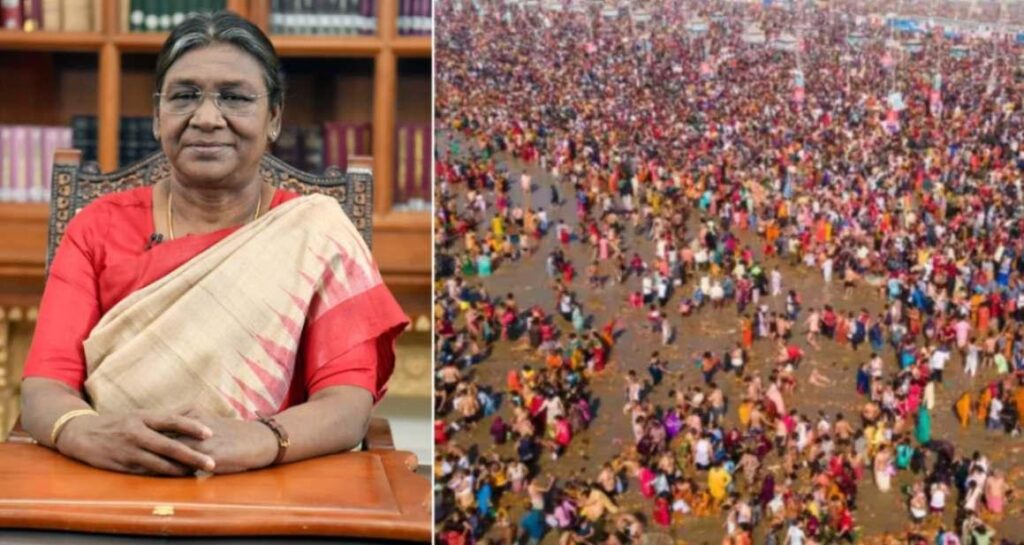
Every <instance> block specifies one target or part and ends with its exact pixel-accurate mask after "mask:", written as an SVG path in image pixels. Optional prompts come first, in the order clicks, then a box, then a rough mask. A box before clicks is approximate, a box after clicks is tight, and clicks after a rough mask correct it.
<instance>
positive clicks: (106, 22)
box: [0, 0, 432, 440]
mask: <svg viewBox="0 0 1024 545" xmlns="http://www.w3.org/2000/svg"><path fill="white" fill-rule="evenodd" d="M97 1H98V2H100V3H101V9H102V14H101V17H100V27H101V28H100V29H99V30H98V31H95V32H50V31H40V32H31V33H25V32H15V31H0V73H3V74H4V77H3V85H0V87H3V90H2V91H0V93H3V99H0V124H30V125H62V126H69V125H70V122H71V118H72V117H73V116H76V115H95V116H97V121H98V127H97V128H98V131H97V139H98V142H97V143H98V162H99V165H100V168H101V169H103V170H104V171H110V170H113V169H115V168H117V167H118V166H119V158H118V148H119V138H120V135H119V134H118V131H119V129H120V118H121V117H122V116H140V115H141V116H146V115H151V113H152V109H151V108H152V106H151V104H152V102H151V98H150V97H151V93H152V91H153V89H152V86H153V84H154V79H155V74H154V73H153V70H152V68H153V66H155V58H156V54H157V53H158V52H159V50H160V48H161V46H162V45H163V43H164V40H166V38H167V33H132V32H128V31H127V30H126V29H123V28H121V27H120V22H119V21H120V20H121V19H120V14H119V11H120V6H121V2H120V0H97ZM397 3H398V0H378V13H377V25H378V33H377V35H375V36H338V37H333V36H294V35H288V36H277V35H272V36H271V40H272V41H273V43H274V45H275V47H276V48H277V50H278V53H279V55H280V56H281V57H283V58H284V62H285V64H286V66H287V65H288V63H295V65H296V66H299V67H300V68H301V69H304V70H305V72H301V71H300V72H301V73H300V74H298V77H297V78H296V79H295V81H294V83H295V86H294V91H295V92H296V94H294V95H291V96H292V97H293V98H290V99H289V98H286V105H285V123H286V124H296V123H307V124H309V123H319V122H322V121H327V120H332V119H331V118H330V117H329V116H331V115H342V116H343V117H344V116H347V117H356V116H357V117H358V121H359V122H370V123H372V126H373V134H372V140H373V144H372V145H373V156H374V157H373V161H374V162H373V168H374V179H375V182H376V188H375V200H374V240H373V253H374V257H375V259H376V260H377V263H378V265H379V267H380V269H381V272H382V274H383V276H384V280H385V281H386V282H387V284H388V286H389V287H390V288H391V290H392V292H393V293H394V294H395V296H396V297H397V298H398V300H399V302H400V303H401V305H402V308H403V310H405V312H406V313H407V314H408V315H409V316H410V318H412V321H413V324H414V325H413V330H415V331H417V332H418V333H416V334H414V335H407V336H406V337H409V339H406V340H405V345H403V346H405V348H403V350H404V351H405V352H403V354H405V355H404V356H403V358H406V359H408V358H407V356H408V357H414V359H416V361H421V360H422V362H427V363H426V366H427V367H425V369H429V361H430V356H429V355H430V339H429V331H430V322H431V320H430V314H431V311H432V309H431V266H432V259H431V246H432V245H431V218H430V214H428V213H425V212H418V213H417V212H400V211H394V210H392V207H393V197H392V195H393V192H392V187H393V180H394V176H395V159H396V158H395V153H396V152H395V132H396V131H395V127H396V123H397V122H427V123H429V121H430V100H431V95H430V92H429V89H430V76H429V69H428V68H425V67H424V66H425V65H426V66H429V62H430V61H429V59H430V55H431V40H430V38H429V37H422V36H402V37H399V36H398V35H397V11H398V4H397ZM228 9H230V10H232V11H235V12H236V13H239V14H240V15H242V16H243V17H246V18H248V19H249V20H251V21H253V22H254V23H255V24H257V25H258V26H260V27H261V28H262V29H263V30H264V31H267V29H268V25H267V23H268V20H269V12H270V2H269V0H229V1H228ZM317 63H321V64H320V65H317ZM338 63H342V64H343V65H344V66H342V68H353V70H354V71H355V72H356V74H355V75H350V74H347V73H344V72H339V74H338V75H337V76H332V75H331V70H337V68H336V65H337V64H338ZM344 63H348V64H344ZM409 63H413V64H409ZM415 63H419V64H415ZM310 64H312V68H310V67H309V66H310ZM410 67H411V68H410ZM403 71H405V72H404V73H403ZM325 73H326V75H324V74H325ZM400 82H401V83H400ZM291 83H292V80H291V76H290V75H289V85H291ZM321 84H323V85H322V88H318V87H317V86H318V85H321ZM310 90H316V91H317V93H316V94H317V95H318V100H316V101H308V100H306V99H307V98H308V95H307V93H308V92H309V91H310ZM290 115H291V116H292V117H291V118H290V117H289V116H290ZM290 119H291V120H290ZM345 120H346V121H348V120H349V119H345ZM48 225H49V207H48V205H46V204H13V203H0V233H2V236H0V440H3V437H4V434H5V431H6V425H9V424H10V422H11V419H12V418H13V416H14V415H15V414H16V407H17V397H18V396H17V392H18V384H19V379H20V376H21V369H22V362H23V361H24V358H25V355H26V354H27V351H28V347H29V344H30V342H31V338H32V332H33V329H34V323H35V315H36V312H37V311H38V305H39V299H40V296H41V294H42V291H43V285H44V280H45V277H44V275H45V255H46V243H47V230H48ZM410 343H411V344H410ZM417 358H418V359H417ZM420 367H423V366H422V365H421V366H420ZM403 369H405V368H404V367H400V368H399V369H398V370H397V371H396V373H395V376H394V378H393V379H392V382H393V383H395V384H394V385H393V386H392V390H394V391H395V392H399V393H398V395H423V394H422V392H427V393H429V387H427V388H426V389H424V388H423V386H422V384H419V381H421V378H419V376H418V375H416V373H413V374H409V373H407V372H403ZM421 374H422V373H421ZM426 375H427V377H428V378H427V380H428V381H429V372H428V373H426ZM413 383H415V384H413ZM402 392H405V393H404V394H403V393H402ZM415 392H418V393H415Z"/></svg>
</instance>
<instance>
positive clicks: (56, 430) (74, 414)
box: [50, 409, 100, 448]
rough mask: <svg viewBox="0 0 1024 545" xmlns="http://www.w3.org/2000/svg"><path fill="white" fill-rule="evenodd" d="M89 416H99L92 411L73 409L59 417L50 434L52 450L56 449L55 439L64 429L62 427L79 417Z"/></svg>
mask: <svg viewBox="0 0 1024 545" xmlns="http://www.w3.org/2000/svg"><path fill="white" fill-rule="evenodd" d="M89 414H93V415H96V416H99V414H100V413H98V412H96V411H94V410H92V409H75V410H73V411H68V412H66V413H64V414H63V415H61V417H60V418H58V419H57V421H56V422H54V423H53V431H51V432H50V443H51V444H52V445H53V448H57V437H59V436H60V432H61V431H62V430H63V429H64V426H67V425H68V422H71V421H72V420H74V419H76V418H78V417H79V416H85V415H89Z"/></svg>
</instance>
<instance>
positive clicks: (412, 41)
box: [393, 36, 432, 58]
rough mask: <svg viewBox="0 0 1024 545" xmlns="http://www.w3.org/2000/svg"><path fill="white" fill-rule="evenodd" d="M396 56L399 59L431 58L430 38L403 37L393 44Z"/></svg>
mask: <svg viewBox="0 0 1024 545" xmlns="http://www.w3.org/2000/svg"><path fill="white" fill-rule="evenodd" d="M393 44H394V45H393V48H394V50H395V54H396V55H398V56H399V57H426V58H429V57H430V52H431V49H432V44H431V43H430V36H401V37H398V38H395V41H394V42H393Z"/></svg>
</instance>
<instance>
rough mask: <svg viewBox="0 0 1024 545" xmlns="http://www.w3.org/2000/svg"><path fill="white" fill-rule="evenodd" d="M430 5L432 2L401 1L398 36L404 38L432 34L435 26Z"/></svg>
mask: <svg viewBox="0 0 1024 545" xmlns="http://www.w3.org/2000/svg"><path fill="white" fill-rule="evenodd" d="M430 4H431V2H430V0H399V2H398V34H399V35H402V36H410V35H417V36H422V35H428V34H430V30H431V27H432V26H433V20H432V19H431V6H430Z"/></svg>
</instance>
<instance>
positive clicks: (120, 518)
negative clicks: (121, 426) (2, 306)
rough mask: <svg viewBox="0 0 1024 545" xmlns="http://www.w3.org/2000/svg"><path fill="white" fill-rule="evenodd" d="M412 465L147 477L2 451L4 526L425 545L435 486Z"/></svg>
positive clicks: (47, 455)
mask: <svg viewBox="0 0 1024 545" xmlns="http://www.w3.org/2000/svg"><path fill="white" fill-rule="evenodd" d="M415 466H416V457H415V456H414V455H412V454H410V453H407V452H401V451H389V450H372V451H364V452H349V453H344V454H337V455H333V456H326V457H323V458H318V459H315V460H307V461H304V462H297V463H294V464H287V465H282V466H278V467H272V468H268V469H262V470H258V471H252V472H248V473H242V474H237V475H214V476H210V477H189V478H161V477H142V476H136V475H127V474H121V473H114V472H109V471H104V470H100V469H95V468H93V467H90V466H87V465H84V464H80V463H78V462H75V461H73V460H71V459H68V458H66V457H64V456H62V455H61V454H59V453H56V452H54V451H52V450H50V449H47V448H45V447H41V446H38V445H28V444H12V443H7V444H0V483H3V488H2V492H0V527H7V528H37V529H51V530H53V529H59V530H67V531H90V532H104V533H130V534H144V535H182V536H185V535H208V536H213V535H218V536H228V535H235V536H237V535H325V536H326V535H331V536H346V537H363V538H378V539H402V540H412V541H422V542H427V541H430V536H431V519H430V501H431V496H430V483H429V482H428V481H427V480H426V479H424V478H423V477H420V476H418V475H415V474H414V473H413V469H415ZM161 513H162V514H161Z"/></svg>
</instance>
